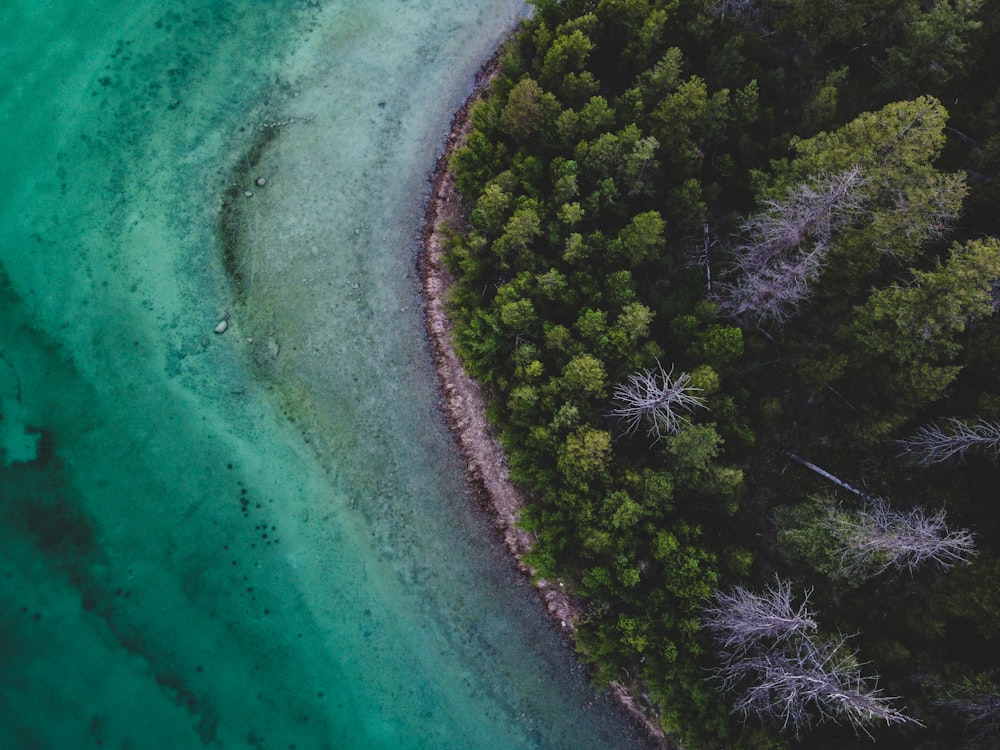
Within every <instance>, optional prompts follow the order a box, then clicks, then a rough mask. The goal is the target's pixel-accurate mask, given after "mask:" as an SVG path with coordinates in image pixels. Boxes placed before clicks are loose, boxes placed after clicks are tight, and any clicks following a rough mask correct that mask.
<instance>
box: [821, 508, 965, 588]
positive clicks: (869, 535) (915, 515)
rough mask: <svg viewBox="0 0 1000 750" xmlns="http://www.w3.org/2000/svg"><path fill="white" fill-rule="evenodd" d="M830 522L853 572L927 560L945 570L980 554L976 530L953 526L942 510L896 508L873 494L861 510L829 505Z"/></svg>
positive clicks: (910, 565)
mask: <svg viewBox="0 0 1000 750" xmlns="http://www.w3.org/2000/svg"><path fill="white" fill-rule="evenodd" d="M826 523H827V525H828V528H829V529H830V531H831V532H832V534H833V536H834V537H835V538H836V539H837V540H838V542H839V543H840V544H841V545H842V547H843V555H842V561H843V565H844V569H845V570H846V571H848V572H849V573H863V574H869V575H878V574H880V573H883V572H885V571H887V570H889V569H890V568H895V569H896V570H906V571H909V572H910V573H912V572H913V571H914V570H916V569H917V568H918V567H919V566H921V565H923V564H924V563H930V564H933V565H936V566H937V567H938V568H940V569H942V570H946V569H948V568H951V567H953V566H955V565H959V564H968V563H969V561H970V558H971V557H972V556H973V555H974V554H975V553H976V547H975V536H974V535H973V534H972V532H970V531H968V530H967V529H959V530H958V531H952V530H949V528H948V526H947V524H946V523H945V512H944V511H943V510H939V511H938V512H936V513H934V514H931V515H928V514H927V512H926V511H925V510H924V509H923V508H920V507H917V508H912V509H910V510H905V511H904V510H897V509H895V508H893V507H892V506H890V505H889V503H887V502H886V501H885V500H883V499H882V498H871V499H870V500H869V502H868V504H867V506H866V507H865V508H863V509H862V510H861V511H859V512H854V513H845V512H841V511H840V510H839V509H837V508H834V507H832V506H831V507H830V509H829V513H828V515H827V519H826Z"/></svg>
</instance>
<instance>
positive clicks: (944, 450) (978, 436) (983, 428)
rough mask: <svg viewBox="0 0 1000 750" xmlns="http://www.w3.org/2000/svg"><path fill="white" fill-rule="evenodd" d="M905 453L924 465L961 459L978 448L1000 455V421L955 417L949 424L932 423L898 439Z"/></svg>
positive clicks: (994, 456)
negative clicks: (965, 420) (964, 419)
mask: <svg viewBox="0 0 1000 750" xmlns="http://www.w3.org/2000/svg"><path fill="white" fill-rule="evenodd" d="M898 444H899V445H900V446H901V447H902V448H903V451H904V454H905V455H909V456H911V457H912V458H913V459H914V460H916V462H917V463H918V464H920V465H921V466H930V465H931V464H938V463H943V462H945V461H950V460H952V459H955V460H958V461H961V460H963V459H964V458H965V454H966V453H968V452H969V451H970V450H973V449H978V450H982V451H985V452H987V453H989V454H992V457H993V458H994V459H995V458H997V457H1000V422H987V421H986V420H984V419H980V420H977V421H975V422H963V421H962V420H961V419H955V418H951V419H948V420H946V422H945V425H944V426H941V425H938V424H931V425H929V426H927V427H921V428H920V429H919V430H917V431H916V432H915V433H913V435H912V436H910V437H909V438H906V439H905V440H900V441H898Z"/></svg>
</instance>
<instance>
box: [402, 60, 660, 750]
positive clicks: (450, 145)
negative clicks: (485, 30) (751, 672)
mask: <svg viewBox="0 0 1000 750" xmlns="http://www.w3.org/2000/svg"><path fill="white" fill-rule="evenodd" d="M502 51H503V47H501V48H500V49H499V50H497V52H496V53H494V55H493V56H492V57H491V58H490V59H489V60H488V61H487V62H486V63H485V64H484V65H483V67H482V68H480V70H479V72H478V73H477V74H476V78H475V83H474V86H473V90H472V93H471V94H470V95H469V97H468V98H467V99H466V101H465V103H464V104H463V105H462V107H461V108H460V109H459V110H458V112H456V113H455V116H454V118H453V119H452V122H451V128H450V130H449V132H448V135H447V139H446V142H445V149H444V152H443V153H442V154H441V156H440V157H439V158H438V160H437V163H436V165H435V167H434V172H433V174H432V176H431V192H430V196H429V198H428V201H427V208H426V210H425V213H424V224H423V228H422V232H421V237H420V248H419V254H418V266H419V271H420V278H421V285H422V289H423V294H424V300H425V305H426V307H425V325H426V329H427V335H428V338H429V339H430V343H431V345H432V351H433V356H434V370H435V373H436V374H437V378H438V384H439V387H440V389H441V392H442V395H443V410H444V412H445V416H446V418H447V421H448V426H449V428H450V429H451V432H452V434H453V436H454V438H455V440H456V442H457V443H458V447H459V450H460V452H461V455H462V459H463V461H464V462H465V466H466V470H467V473H468V476H469V480H470V483H471V485H472V486H473V487H474V488H476V490H477V491H478V493H479V495H480V498H481V501H482V502H483V505H484V506H485V507H486V508H488V510H489V511H490V512H491V514H492V515H493V517H494V520H495V524H496V527H497V529H498V530H499V531H500V533H501V534H502V535H503V541H504V544H505V545H506V547H507V550H508V551H509V552H510V554H511V555H512V556H513V557H514V559H515V560H516V562H517V566H518V568H519V569H520V570H521V571H522V572H523V573H524V574H525V575H526V576H528V577H529V578H532V579H534V577H535V576H534V571H533V570H532V569H531V568H530V566H528V564H527V563H526V562H525V561H524V555H525V554H527V553H528V551H530V549H531V546H532V544H533V543H534V535H533V534H531V533H530V532H527V531H525V530H524V529H521V528H518V526H517V519H518V515H519V514H520V511H521V510H522V509H523V508H524V506H525V499H524V496H523V494H522V493H521V491H520V490H519V489H518V488H517V486H516V485H515V483H514V481H513V479H511V476H510V469H509V468H508V466H507V461H506V458H505V457H504V454H503V448H502V447H501V445H500V441H499V439H498V437H497V434H496V430H495V429H494V428H493V426H492V425H491V424H490V423H489V420H488V419H487V418H486V398H485V396H484V394H483V392H482V389H481V388H480V386H479V384H478V383H477V382H476V381H475V380H473V379H472V378H471V377H470V376H469V375H468V373H466V371H465V368H464V367H463V365H462V363H461V360H460V359H459V357H458V353H457V352H456V351H455V347H454V344H453V341H452V332H453V330H454V325H453V323H452V321H451V319H450V318H449V316H448V313H447V309H446V305H447V297H448V290H449V289H450V288H451V286H452V284H453V283H454V281H455V279H454V276H453V275H452V273H451V272H450V271H449V270H448V268H447V266H446V264H445V262H444V252H445V249H444V243H445V232H446V228H447V227H448V226H452V227H460V226H462V224H463V213H462V202H461V197H460V196H459V194H458V191H457V190H456V188H455V178H454V175H453V174H452V172H451V169H450V168H449V162H450V159H451V157H452V155H453V154H454V153H455V152H456V151H457V150H458V149H460V148H461V147H462V146H463V145H465V142H466V139H467V138H468V135H469V132H470V131H471V129H472V123H471V118H470V113H471V110H472V107H473V105H474V104H475V103H476V102H477V101H478V100H479V98H480V97H482V95H483V94H484V92H485V91H486V89H487V88H488V86H489V85H490V82H491V81H492V80H493V78H494V77H495V76H496V75H497V73H498V72H499V70H500V65H501V63H500V57H501V54H502ZM534 584H535V587H536V589H537V591H538V594H539V596H540V597H541V599H542V601H543V602H544V604H545V608H546V610H547V612H548V614H549V615H550V616H551V617H552V618H553V619H555V620H556V621H558V622H559V624H560V626H561V627H562V629H563V632H565V633H567V634H568V635H570V636H573V635H574V634H575V632H576V618H577V617H578V616H579V615H580V613H581V609H580V607H579V604H578V603H577V602H576V601H575V600H574V599H573V598H572V597H571V596H570V595H569V594H567V593H566V592H565V591H564V590H563V585H562V583H561V582H558V581H557V582H555V583H553V582H551V581H547V580H545V579H538V580H535V581H534ZM608 689H609V690H610V692H611V695H612V697H613V698H614V699H615V700H616V701H617V702H618V703H619V704H620V705H621V706H622V707H623V708H624V709H625V711H626V712H627V713H628V714H629V716H631V718H632V719H633V720H634V721H635V723H636V724H637V725H638V726H639V727H640V728H641V729H642V730H643V731H644V732H645V733H646V735H647V736H648V737H649V739H650V740H651V741H652V742H653V743H654V744H655V745H656V746H658V747H660V748H668V747H670V745H669V743H668V741H667V738H666V735H665V734H664V733H663V729H662V728H661V727H660V725H659V722H658V721H656V719H655V718H654V717H652V716H650V715H649V714H647V713H646V712H645V711H643V710H642V708H641V707H640V706H639V704H638V703H637V702H636V700H635V699H634V698H633V697H632V696H631V695H630V694H629V693H628V692H627V691H626V689H625V687H624V686H623V685H621V684H620V683H618V682H612V683H611V684H610V685H608Z"/></svg>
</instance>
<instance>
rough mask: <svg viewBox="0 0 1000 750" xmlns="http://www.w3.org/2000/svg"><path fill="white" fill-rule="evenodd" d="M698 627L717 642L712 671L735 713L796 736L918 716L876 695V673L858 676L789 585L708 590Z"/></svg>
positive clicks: (848, 656) (847, 653) (852, 661)
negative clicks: (832, 725)
mask: <svg viewBox="0 0 1000 750" xmlns="http://www.w3.org/2000/svg"><path fill="white" fill-rule="evenodd" d="M705 626H706V627H707V628H708V629H709V630H710V631H712V633H713V635H714V636H715V640H716V642H717V643H718V645H719V650H720V657H721V666H720V667H719V668H718V669H717V670H716V676H717V677H718V678H719V679H720V681H721V682H722V685H723V687H724V689H726V690H727V691H729V692H732V693H734V694H735V695H736V700H735V703H734V706H733V711H734V712H735V713H741V714H743V716H744V718H749V717H751V716H753V717H755V718H757V719H759V720H761V721H763V722H765V723H769V724H776V725H778V726H779V727H780V728H781V729H783V730H790V731H792V732H794V733H795V734H796V735H798V734H801V732H802V731H803V730H805V729H808V728H809V727H811V726H812V725H813V724H814V723H817V722H823V721H833V722H836V723H846V724H848V725H849V726H852V727H853V728H854V729H855V731H859V732H864V733H868V732H869V727H870V726H871V725H872V724H874V723H876V722H885V723H886V724H890V725H891V724H908V723H919V722H916V720H914V719H912V718H910V717H908V716H906V715H905V714H903V713H902V712H901V711H900V710H899V709H897V708H895V707H894V706H893V705H892V701H893V700H894V699H893V698H888V697H886V696H884V695H882V691H881V690H880V689H879V688H878V679H877V678H876V677H866V676H864V675H862V673H861V668H862V664H861V663H860V662H859V661H858V659H857V654H856V653H855V652H854V651H853V650H852V649H850V648H849V647H847V638H846V637H844V636H837V637H836V638H833V639H830V640H824V639H821V638H819V637H818V636H817V635H816V630H817V624H816V621H815V619H813V615H812V613H810V612H809V609H808V596H805V597H804V598H803V603H802V604H801V605H800V606H798V607H795V606H794V604H793V603H792V595H791V584H790V583H789V582H782V581H780V580H779V581H776V583H775V585H774V586H772V587H770V588H768V589H767V591H765V593H764V594H761V595H758V594H754V593H753V592H750V591H748V590H746V589H744V588H743V587H736V588H735V589H733V590H732V591H731V592H730V593H728V594H716V596H715V599H714V602H713V604H712V605H710V606H709V607H708V609H707V610H706V614H705Z"/></svg>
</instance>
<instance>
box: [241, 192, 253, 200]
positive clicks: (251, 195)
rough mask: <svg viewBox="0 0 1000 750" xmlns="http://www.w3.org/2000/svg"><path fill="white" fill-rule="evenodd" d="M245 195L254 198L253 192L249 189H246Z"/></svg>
mask: <svg viewBox="0 0 1000 750" xmlns="http://www.w3.org/2000/svg"><path fill="white" fill-rule="evenodd" d="M243 195H244V196H246V197H247V198H253V193H251V192H250V191H249V190H244V191H243Z"/></svg>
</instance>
